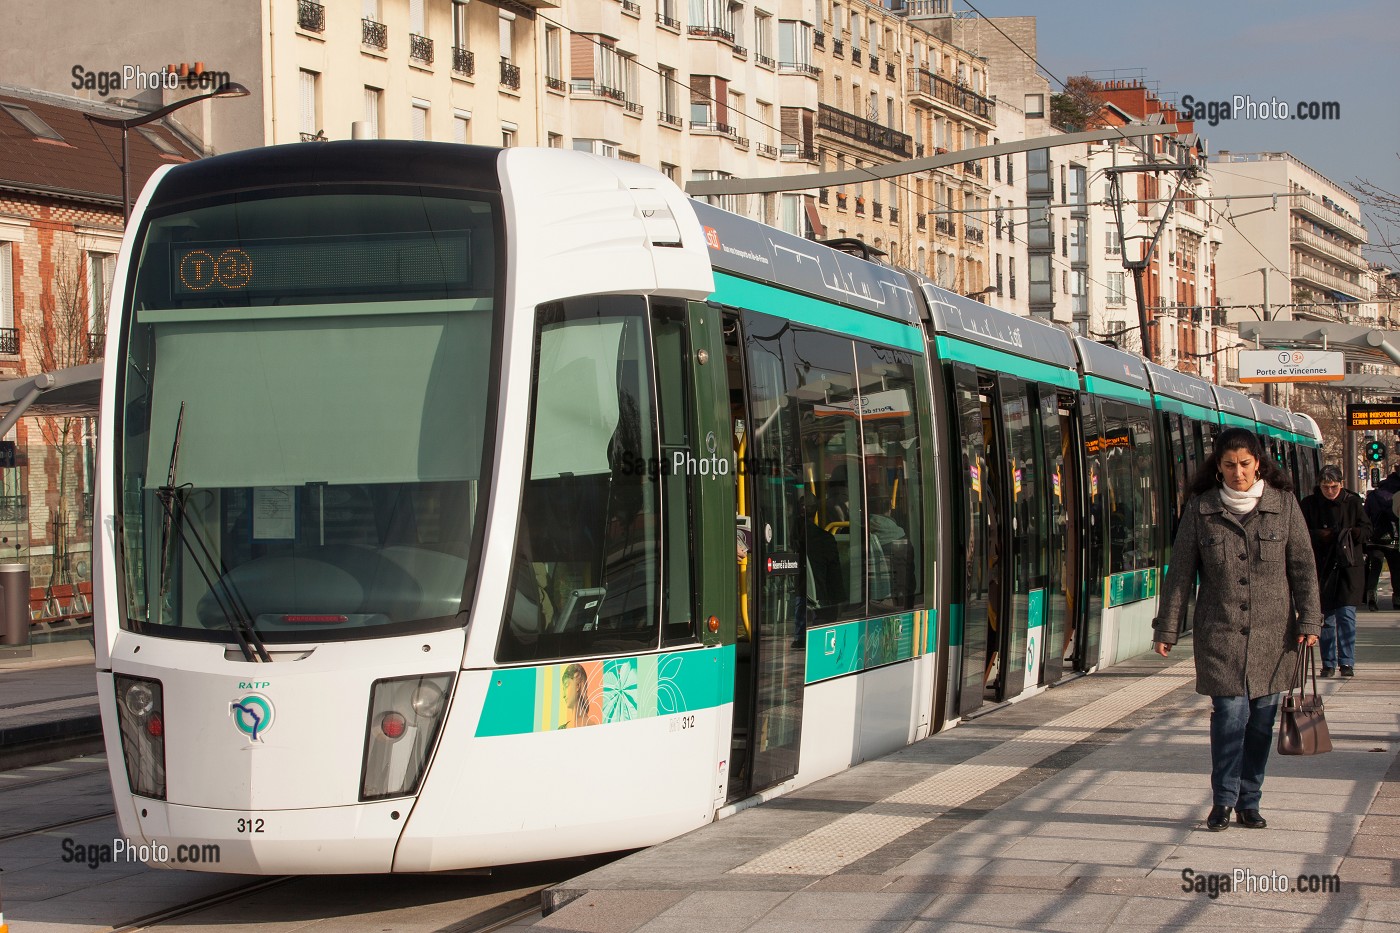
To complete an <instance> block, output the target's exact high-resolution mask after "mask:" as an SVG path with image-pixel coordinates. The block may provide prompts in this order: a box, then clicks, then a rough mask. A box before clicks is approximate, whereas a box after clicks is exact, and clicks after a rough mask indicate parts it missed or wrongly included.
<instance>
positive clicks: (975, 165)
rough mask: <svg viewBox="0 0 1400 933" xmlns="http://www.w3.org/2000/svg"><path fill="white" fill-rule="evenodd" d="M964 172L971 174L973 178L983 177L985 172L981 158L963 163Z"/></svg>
mask: <svg viewBox="0 0 1400 933" xmlns="http://www.w3.org/2000/svg"><path fill="white" fill-rule="evenodd" d="M963 174H964V175H971V176H972V177H973V178H981V177H982V174H983V169H982V163H981V161H980V160H973V161H971V162H964V163H963Z"/></svg>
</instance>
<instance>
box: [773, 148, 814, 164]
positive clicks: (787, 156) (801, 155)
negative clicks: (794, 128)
mask: <svg viewBox="0 0 1400 933" xmlns="http://www.w3.org/2000/svg"><path fill="white" fill-rule="evenodd" d="M778 151H779V154H780V155H781V156H782V160H783V161H784V162H815V161H817V150H816V149H814V148H813V147H812V146H811V144H807V145H802V144H799V143H783V144H782V145H781V146H779V147H778Z"/></svg>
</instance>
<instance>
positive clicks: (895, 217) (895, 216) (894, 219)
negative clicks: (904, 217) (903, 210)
mask: <svg viewBox="0 0 1400 933" xmlns="http://www.w3.org/2000/svg"><path fill="white" fill-rule="evenodd" d="M890 223H892V224H897V223H899V208H897V207H892V208H890Z"/></svg>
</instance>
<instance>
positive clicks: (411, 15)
mask: <svg viewBox="0 0 1400 933" xmlns="http://www.w3.org/2000/svg"><path fill="white" fill-rule="evenodd" d="M408 31H409V32H411V33H413V35H415V36H426V35H427V34H428V14H427V11H425V10H424V9H423V0H408Z"/></svg>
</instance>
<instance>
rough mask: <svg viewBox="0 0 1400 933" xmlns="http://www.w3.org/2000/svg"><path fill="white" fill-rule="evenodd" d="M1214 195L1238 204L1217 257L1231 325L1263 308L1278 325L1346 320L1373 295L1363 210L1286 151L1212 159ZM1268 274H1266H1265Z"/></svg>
mask: <svg viewBox="0 0 1400 933" xmlns="http://www.w3.org/2000/svg"><path fill="white" fill-rule="evenodd" d="M1211 168H1212V175H1213V177H1214V178H1215V185H1216V192H1217V193H1218V194H1221V195H1227V196H1229V197H1231V198H1237V199H1239V200H1235V201H1233V202H1232V213H1233V215H1234V218H1233V223H1231V224H1229V225H1228V227H1227V228H1226V231H1225V236H1224V241H1223V242H1222V244H1221V248H1220V255H1219V259H1218V263H1219V267H1220V275H1221V283H1222V285H1221V295H1222V300H1223V301H1224V303H1225V304H1227V305H1230V306H1233V308H1232V310H1231V312H1230V315H1231V317H1230V319H1231V321H1232V322H1234V321H1240V320H1249V319H1252V318H1253V317H1254V313H1253V312H1252V311H1251V309H1262V307H1263V302H1264V283H1265V280H1266V277H1267V281H1268V288H1269V292H1268V296H1269V313H1270V316H1271V317H1272V318H1273V319H1275V320H1285V321H1286V320H1317V321H1349V320H1351V319H1352V318H1353V317H1355V316H1357V315H1358V314H1359V313H1360V306H1361V305H1362V304H1364V303H1365V302H1366V300H1367V299H1368V298H1369V297H1370V293H1369V292H1368V289H1367V284H1366V275H1367V262H1366V259H1365V258H1364V257H1363V256H1362V255H1361V247H1362V245H1363V244H1365V243H1366V241H1367V234H1366V228H1365V226H1364V225H1363V224H1362V222H1361V219H1360V218H1361V211H1360V206H1359V205H1358V204H1357V202H1356V199H1355V198H1354V197H1352V196H1351V195H1350V194H1348V193H1347V192H1346V190H1345V189H1344V188H1342V186H1340V185H1338V184H1337V183H1336V182H1334V181H1332V180H1331V179H1330V178H1328V177H1327V176H1325V175H1323V174H1322V173H1321V172H1319V171H1317V170H1316V169H1314V168H1312V167H1311V166H1309V165H1307V164H1306V163H1304V162H1303V161H1302V160H1300V159H1298V158H1297V157H1296V156H1293V155H1292V154H1290V153H1287V152H1230V151H1227V150H1221V151H1220V152H1219V153H1217V154H1216V155H1215V156H1214V157H1212V159H1211ZM1265 270H1267V271H1265Z"/></svg>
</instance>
